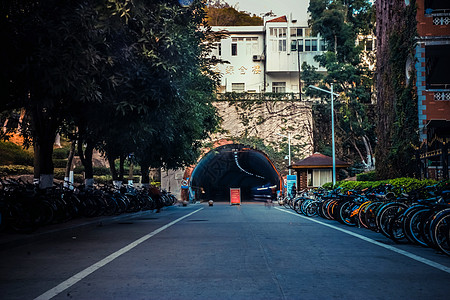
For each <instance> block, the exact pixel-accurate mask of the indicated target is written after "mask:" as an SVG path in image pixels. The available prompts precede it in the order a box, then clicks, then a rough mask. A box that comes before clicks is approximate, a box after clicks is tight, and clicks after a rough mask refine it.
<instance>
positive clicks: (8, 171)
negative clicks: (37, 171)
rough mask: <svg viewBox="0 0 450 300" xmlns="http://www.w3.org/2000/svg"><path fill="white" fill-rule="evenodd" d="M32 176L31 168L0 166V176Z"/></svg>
mask: <svg viewBox="0 0 450 300" xmlns="http://www.w3.org/2000/svg"><path fill="white" fill-rule="evenodd" d="M24 174H33V167H32V166H24V165H8V166H0V176H9V175H24Z"/></svg>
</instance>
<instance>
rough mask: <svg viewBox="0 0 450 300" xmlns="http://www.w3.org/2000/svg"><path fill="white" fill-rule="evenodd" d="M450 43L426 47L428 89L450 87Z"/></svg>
mask: <svg viewBox="0 0 450 300" xmlns="http://www.w3.org/2000/svg"><path fill="white" fill-rule="evenodd" d="M449 53H450V45H432V46H426V47H425V68H426V73H425V75H426V88H427V89H450V72H448V70H450V56H449V55H448V54H449Z"/></svg>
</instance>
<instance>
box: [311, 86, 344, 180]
mask: <svg viewBox="0 0 450 300" xmlns="http://www.w3.org/2000/svg"><path fill="white" fill-rule="evenodd" d="M309 87H310V88H312V89H316V90H319V91H322V92H325V93H328V94H331V151H332V152H333V186H334V185H335V184H336V149H335V146H334V96H335V95H336V96H339V94H335V93H333V84H331V91H328V90H324V89H321V88H318V87H316V86H313V85H310V86H309Z"/></svg>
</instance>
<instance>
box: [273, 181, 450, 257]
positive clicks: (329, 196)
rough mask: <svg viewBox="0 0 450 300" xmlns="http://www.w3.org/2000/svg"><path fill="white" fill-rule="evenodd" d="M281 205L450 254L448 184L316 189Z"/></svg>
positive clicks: (284, 200) (311, 215)
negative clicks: (395, 190) (403, 188)
mask: <svg viewBox="0 0 450 300" xmlns="http://www.w3.org/2000/svg"><path fill="white" fill-rule="evenodd" d="M279 204H280V205H284V206H285V207H288V208H291V209H293V210H295V211H296V212H297V213H299V214H302V215H305V216H308V217H313V216H320V217H322V218H325V219H328V220H336V221H338V222H340V223H342V224H345V225H348V226H358V227H362V228H367V229H370V230H373V231H376V232H380V233H382V234H383V235H385V236H386V237H388V238H390V239H392V240H393V241H395V242H396V243H405V242H406V243H407V242H409V243H414V244H417V245H421V246H427V247H432V248H435V249H437V250H439V251H442V252H443V253H445V254H447V255H450V189H449V187H448V183H447V184H444V185H435V186H432V187H426V188H424V189H421V190H416V191H414V192H410V193H402V194H401V195H398V196H396V195H395V194H394V193H392V192H389V187H384V188H383V190H382V191H380V190H377V191H375V190H373V191H368V190H365V191H348V192H346V193H342V192H341V191H340V190H339V189H336V190H332V191H314V192H308V193H304V194H302V195H301V196H299V197H296V198H289V197H285V198H283V199H279Z"/></svg>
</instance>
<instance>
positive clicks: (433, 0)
mask: <svg viewBox="0 0 450 300" xmlns="http://www.w3.org/2000/svg"><path fill="white" fill-rule="evenodd" d="M449 12H450V2H449V1H448V0H425V14H435V13H449Z"/></svg>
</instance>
